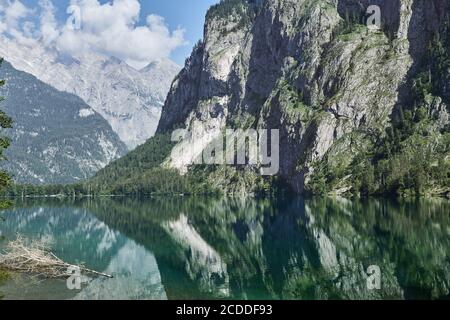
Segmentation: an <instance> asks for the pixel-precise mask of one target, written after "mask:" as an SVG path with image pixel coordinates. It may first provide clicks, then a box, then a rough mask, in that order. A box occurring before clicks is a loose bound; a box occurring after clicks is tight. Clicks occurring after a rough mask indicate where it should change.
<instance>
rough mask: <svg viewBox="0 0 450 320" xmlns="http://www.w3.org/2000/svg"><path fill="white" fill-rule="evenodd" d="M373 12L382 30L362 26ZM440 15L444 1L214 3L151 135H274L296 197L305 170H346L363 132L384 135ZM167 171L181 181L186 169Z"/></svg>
mask: <svg viewBox="0 0 450 320" xmlns="http://www.w3.org/2000/svg"><path fill="white" fill-rule="evenodd" d="M372 4H375V5H378V6H379V7H380V9H381V18H382V29H381V30H373V29H370V28H368V27H367V26H366V24H365V22H364V21H365V20H364V19H365V12H366V10H367V7H368V6H369V5H372ZM449 9H450V1H448V0H433V1H425V0H395V1H391V0H376V1H369V0H359V1H351V0H320V1H311V0H301V1H300V0H272V1H233V0H227V1H223V2H222V3H221V4H219V5H217V6H215V7H213V8H212V9H211V10H210V11H209V13H208V15H207V21H206V25H205V34H204V40H203V41H202V42H201V43H200V44H199V45H198V46H197V47H196V48H195V50H194V51H193V53H192V56H191V57H190V59H189V60H188V62H187V64H186V66H185V68H184V69H183V70H182V71H181V73H180V74H179V76H178V78H177V79H176V81H175V82H174V84H173V86H172V88H171V91H170V93H169V96H168V99H167V101H166V104H165V106H164V108H163V113H162V118H161V121H160V124H159V127H158V132H159V133H163V132H169V131H171V130H172V129H174V128H178V127H183V128H187V129H192V128H193V127H195V126H198V125H199V124H202V125H203V127H204V128H206V129H205V130H204V132H203V134H204V135H206V136H208V137H211V136H214V135H215V134H217V133H218V132H220V131H221V130H223V129H224V128H243V129H246V128H267V129H279V130H280V156H281V159H280V161H281V163H280V173H279V174H280V176H281V177H283V178H284V179H285V180H287V181H288V182H289V184H290V185H291V186H292V187H293V188H294V189H295V190H296V191H298V192H302V191H304V189H305V186H306V185H307V184H308V182H309V178H310V176H311V174H312V173H313V171H314V169H313V167H314V166H313V164H314V163H316V162H317V161H321V160H322V159H323V157H324V156H325V155H328V156H329V157H330V158H332V159H335V161H341V162H343V164H345V163H347V164H348V163H349V162H350V161H351V159H352V158H353V157H354V156H355V155H356V154H357V153H358V150H361V149H364V146H365V140H364V139H365V135H366V134H367V133H368V132H374V131H375V132H377V131H380V132H381V131H382V130H383V129H384V128H385V127H386V126H387V125H388V123H389V121H390V118H391V115H392V113H393V111H394V109H395V107H396V106H397V105H398V104H400V103H402V102H403V100H405V99H407V98H408V93H409V91H408V80H409V79H410V75H411V73H413V72H414V68H415V66H416V65H417V64H418V62H419V61H420V59H421V58H422V57H423V55H424V54H425V53H426V49H427V43H428V41H429V40H430V39H431V37H432V36H433V35H434V34H436V33H437V32H439V31H440V30H441V27H442V26H443V24H444V23H445V14H446V13H447V12H448V10H449ZM361 22H364V24H362V23H361ZM443 109H445V108H443ZM213 110H215V111H214V112H212V111H213ZM217 110H220V112H217ZM218 120H219V121H218ZM209 140H211V139H210V138H209ZM172 158H173V157H172ZM184 160H186V159H184ZM170 162H171V163H172V167H176V168H178V169H180V170H181V171H182V172H183V170H185V168H182V167H181V166H183V165H180V163H181V164H185V163H187V162H188V161H178V160H177V161H174V159H171V160H170V159H169V163H170Z"/></svg>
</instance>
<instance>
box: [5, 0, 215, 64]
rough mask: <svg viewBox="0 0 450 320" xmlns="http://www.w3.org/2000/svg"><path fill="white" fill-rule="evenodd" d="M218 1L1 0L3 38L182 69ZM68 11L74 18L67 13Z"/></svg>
mask: <svg viewBox="0 0 450 320" xmlns="http://www.w3.org/2000/svg"><path fill="white" fill-rule="evenodd" d="M217 2H219V0H0V34H4V35H7V36H8V37H9V38H12V39H14V41H18V42H20V43H21V44H24V45H33V43H34V41H40V42H41V43H44V44H45V46H48V47H55V48H57V49H58V50H59V51H62V52H64V53H68V54H72V55H76V54H80V53H83V52H89V51H92V52H97V53H102V54H106V55H110V56H115V57H117V58H119V59H122V60H124V61H126V62H127V63H128V64H130V65H132V66H133V67H135V68H137V69H139V68H142V67H144V66H145V65H147V64H148V63H150V62H153V61H155V60H158V59H161V58H171V59H172V60H174V61H175V62H176V63H178V64H180V65H183V64H184V61H185V59H186V58H187V57H188V56H189V54H190V52H191V50H192V47H193V45H194V44H195V43H196V42H197V41H198V40H199V39H201V38H202V36H203V24H204V17H205V14H206V11H207V9H208V8H209V7H210V6H211V5H213V4H215V3H217ZM68 9H69V11H70V12H69V13H68V12H67V10H68Z"/></svg>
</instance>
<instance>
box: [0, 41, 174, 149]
mask: <svg viewBox="0 0 450 320" xmlns="http://www.w3.org/2000/svg"><path fill="white" fill-rule="evenodd" d="M0 56H3V57H4V58H5V59H6V60H8V61H10V63H11V64H12V65H13V66H14V67H15V68H16V69H18V70H21V71H25V72H27V73H30V74H33V75H34V76H36V77H37V78H38V79H39V80H41V81H43V82H45V83H47V84H49V85H51V86H53V87H55V88H56V89H58V90H61V91H65V92H68V93H72V94H75V95H77V96H79V97H80V98H81V99H83V100H84V101H85V102H86V103H87V104H88V105H90V106H91V107H92V108H93V109H94V110H95V111H97V112H98V113H99V114H101V115H102V116H103V117H104V118H105V119H106V120H107V121H108V122H109V124H110V125H111V127H112V128H113V130H114V131H115V132H116V133H117V134H118V135H119V137H120V138H121V140H122V141H123V142H125V143H126V144H127V146H128V148H129V149H130V150H132V149H134V148H135V147H136V146H138V145H140V144H142V143H144V142H145V141H146V140H147V139H148V138H150V137H151V136H153V134H154V133H155V131H156V126H157V123H158V121H159V118H160V113H161V107H162V105H163V104H164V101H165V98H166V94H167V91H168V90H169V87H170V84H171V82H172V79H173V77H174V76H175V75H176V73H177V72H178V71H179V69H180V67H179V66H178V65H177V64H176V63H174V62H172V61H171V60H169V59H163V60H160V61H156V62H154V63H153V64H149V66H147V67H145V68H143V69H141V70H136V69H134V68H133V67H131V66H129V65H128V64H126V63H125V62H123V61H121V60H120V59H118V58H115V57H107V56H104V55H100V54H94V53H85V54H80V55H78V56H69V55H67V54H63V53H61V52H58V51H57V50H56V49H51V48H46V47H44V46H43V45H42V44H41V43H40V42H36V43H35V44H33V45H31V46H26V45H20V44H18V43H16V42H15V41H12V40H10V39H8V38H6V37H5V36H2V37H0Z"/></svg>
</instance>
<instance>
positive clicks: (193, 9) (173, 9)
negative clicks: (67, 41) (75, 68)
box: [21, 0, 219, 65]
mask: <svg viewBox="0 0 450 320" xmlns="http://www.w3.org/2000/svg"><path fill="white" fill-rule="evenodd" d="M21 2H22V3H23V4H24V5H25V6H27V7H29V8H35V7H38V2H39V0H21ZM108 2H111V1H107V0H100V1H99V3H100V4H105V3H108ZM139 2H140V4H141V12H140V18H141V21H140V22H139V24H140V25H145V22H146V18H147V16H148V15H150V14H156V15H159V16H161V17H163V18H164V19H165V23H166V24H167V26H168V28H169V30H170V31H174V30H176V29H177V28H181V29H184V30H185V33H184V39H185V40H186V41H187V44H186V45H182V46H178V47H176V48H175V49H173V50H172V51H171V54H170V58H172V59H173V60H174V61H175V62H177V63H178V64H180V65H183V64H184V60H185V59H186V57H187V56H189V54H190V52H191V49H192V46H193V45H194V44H195V43H196V42H197V40H199V39H201V38H202V36H203V24H204V18H205V14H206V11H207V10H208V8H209V7H210V6H211V5H213V4H215V3H217V2H219V0H139ZM52 3H53V5H54V6H55V8H56V12H55V16H56V18H57V20H58V23H63V22H64V21H65V20H66V19H67V17H68V15H67V13H66V9H67V7H68V6H69V3H70V0H53V1H52Z"/></svg>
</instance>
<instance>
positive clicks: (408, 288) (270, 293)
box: [88, 198, 450, 299]
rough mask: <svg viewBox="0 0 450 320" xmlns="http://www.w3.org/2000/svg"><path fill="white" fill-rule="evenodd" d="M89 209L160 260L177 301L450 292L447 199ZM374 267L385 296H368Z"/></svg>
mask: <svg viewBox="0 0 450 320" xmlns="http://www.w3.org/2000/svg"><path fill="white" fill-rule="evenodd" d="M88 207H89V209H91V210H92V212H94V213H95V214H96V216H97V217H98V218H99V219H100V220H102V221H104V222H105V223H106V224H108V225H109V226H111V227H113V228H117V230H120V231H121V232H122V233H124V234H126V235H127V236H129V237H130V238H133V239H135V240H136V241H137V242H138V243H140V244H142V245H144V246H145V247H146V248H148V249H149V250H150V251H152V252H153V253H154V254H155V256H156V259H157V261H158V265H159V267H160V272H161V277H162V281H163V283H164V286H165V288H166V292H167V294H168V296H169V298H170V297H173V298H175V297H180V295H182V293H183V294H187V295H194V296H195V297H233V298H267V297H271V298H274V299H280V298H282V299H298V298H309V299H310V298H321V299H326V298H352V299H360V298H445V297H449V294H450V292H449V288H450V262H449V259H450V222H449V212H450V210H449V209H450V204H449V202H448V201H446V200H414V201H407V200H402V201H400V202H398V201H391V200H375V199H371V200H366V201H348V200H344V199H309V200H304V199H277V200H238V199H211V198H208V199H206V198H201V199H199V198H186V199H183V198H179V199H164V198H161V199H152V200H146V201H140V202H130V200H111V199H108V200H105V201H104V202H103V203H102V202H100V203H99V202H92V203H90V204H88ZM371 265H377V266H379V267H380V269H381V272H382V289H381V290H368V289H367V283H366V278H367V274H366V271H367V268H368V267H369V266H371ZM185 288H191V292H186V289H185Z"/></svg>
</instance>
